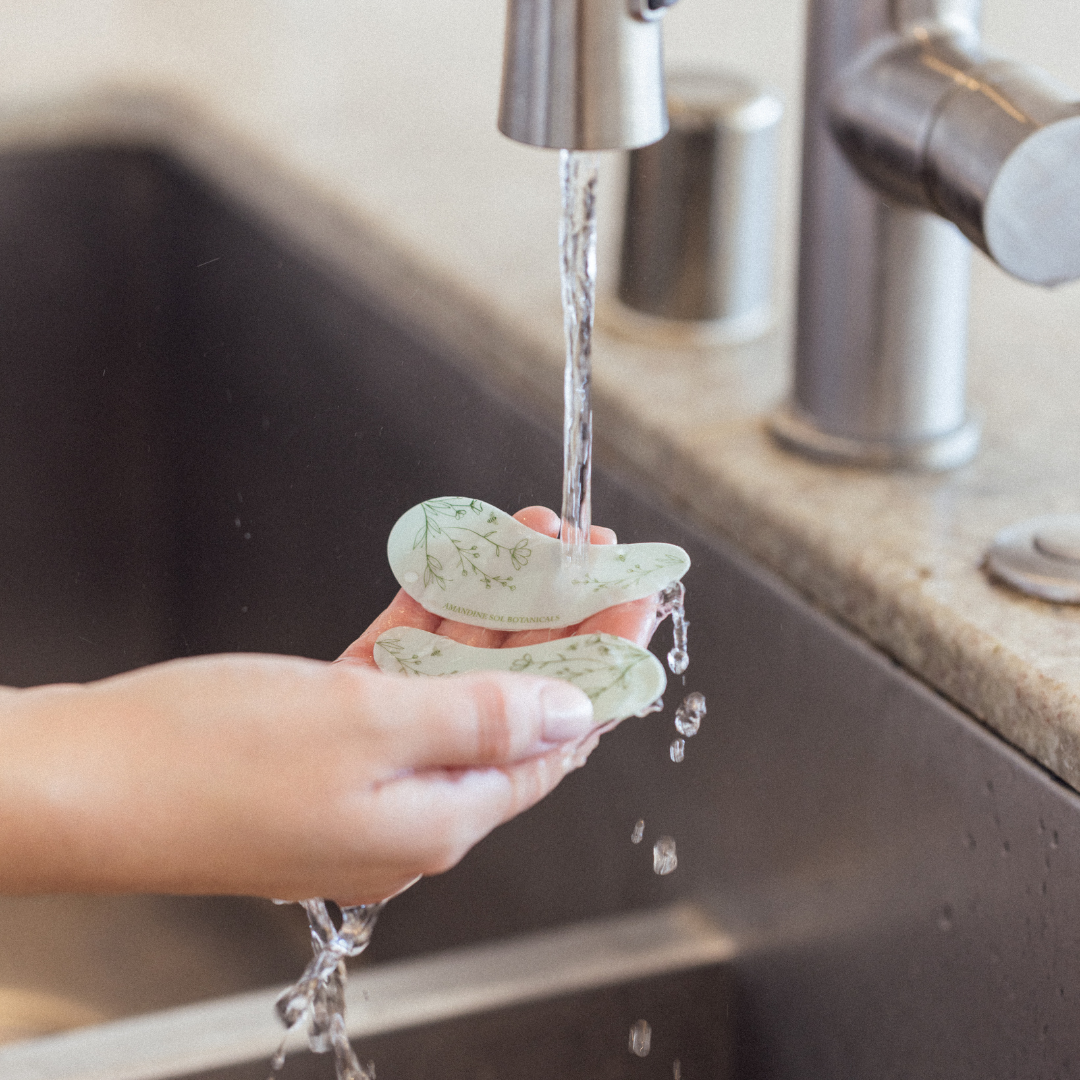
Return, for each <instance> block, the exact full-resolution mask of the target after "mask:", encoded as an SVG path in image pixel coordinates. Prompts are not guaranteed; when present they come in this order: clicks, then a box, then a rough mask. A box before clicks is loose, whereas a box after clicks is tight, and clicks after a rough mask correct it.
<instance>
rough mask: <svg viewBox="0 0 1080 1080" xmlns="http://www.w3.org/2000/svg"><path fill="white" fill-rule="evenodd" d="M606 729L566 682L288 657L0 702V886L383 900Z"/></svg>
mask: <svg viewBox="0 0 1080 1080" xmlns="http://www.w3.org/2000/svg"><path fill="white" fill-rule="evenodd" d="M591 730H593V729H592V707H591V705H590V703H589V701H588V698H587V697H585V695H584V694H583V693H582V692H581V691H580V690H577V689H576V688H574V687H572V686H570V685H569V684H567V683H563V682H559V681H557V680H548V679H540V678H535V677H530V676H525V675H510V674H505V673H495V672H492V673H478V674H473V675H465V676H455V677H453V678H452V679H431V680H427V679H410V678H406V677H405V676H400V675H388V674H384V673H382V672H380V671H377V670H371V669H369V668H367V667H365V666H363V665H361V664H328V663H324V662H319V661H315V660H304V659H299V658H295V657H283V656H253V655H231V656H213V657H199V658H193V659H186V660H175V661H170V662H169V663H165V664H158V665H155V666H153V667H149V668H143V669H141V670H139V671H135V672H131V673H128V674H125V675H119V676H115V677H113V678H110V679H105V680H102V681H101V682H97V683H91V684H88V685H86V686H49V687H38V688H34V689H30V690H10V689H5V690H0V746H3V747H4V754H3V763H2V766H0V892H16V893H31V892H56V891H68V892H70V891H80V892H174V893H232V894H253V895H261V896H275V897H279V898H282V899H302V898H307V897H311V896H327V897H332V898H335V899H337V900H339V901H340V902H341V903H343V904H355V903H367V902H373V901H375V900H379V899H382V898H383V897H386V896H389V895H392V894H393V893H395V892H397V891H398V890H400V889H401V888H402V887H404V886H405V885H407V884H408V883H409V882H410V881H411V880H413V879H414V878H415V877H416V876H417V875H420V874H434V873H439V872H441V871H443V870H446V869H448V868H449V867H451V866H452V865H454V864H455V863H456V862H457V861H458V860H459V859H460V858H461V857H462V855H464V854H465V852H466V851H468V849H469V848H470V847H472V846H473V844H475V843H476V842H477V841H478V840H480V839H481V838H482V837H483V836H485V835H486V834H487V833H488V832H489V831H490V830H491V829H493V828H494V827H495V826H496V825H498V824H500V823H501V822H503V821H506V820H507V819H509V818H511V817H513V816H514V815H515V814H518V813H520V812H521V811H522V810H525V809H526V808H527V807H529V806H531V805H532V804H533V803H535V802H536V801H537V800H539V799H540V798H542V797H543V796H544V795H546V794H547V793H548V792H549V791H550V790H551V789H552V788H553V787H554V786H555V785H556V784H557V783H558V782H559V780H561V779H562V777H563V776H564V775H565V774H566V773H567V772H568V771H570V769H572V768H574V767H575V766H576V765H577V764H580V762H581V761H582V760H583V755H584V754H587V753H588V751H589V750H591V748H592V746H593V745H595V741H596V739H597V738H598V737H599V736H598V735H593V736H590V735H589V732H590V731H591ZM582 740H584V742H582Z"/></svg>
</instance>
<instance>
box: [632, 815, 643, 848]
mask: <svg viewBox="0 0 1080 1080" xmlns="http://www.w3.org/2000/svg"><path fill="white" fill-rule="evenodd" d="M644 836H645V819H644V818H638V822H637V824H636V825H635V826H634V831H633V832H632V833H631V834H630V843H631V844H640V843H641V841H642V838H643V837H644Z"/></svg>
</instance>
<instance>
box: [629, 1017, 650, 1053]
mask: <svg viewBox="0 0 1080 1080" xmlns="http://www.w3.org/2000/svg"><path fill="white" fill-rule="evenodd" d="M651 1048H652V1028H651V1027H649V1023H648V1021H647V1020H639V1021H638V1022H637V1023H636V1024H634V1026H633V1027H632V1028H631V1029H630V1053H632V1054H637V1056H638V1057H648V1056H649V1050H650V1049H651Z"/></svg>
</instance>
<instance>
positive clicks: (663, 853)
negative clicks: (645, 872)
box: [652, 836, 679, 877]
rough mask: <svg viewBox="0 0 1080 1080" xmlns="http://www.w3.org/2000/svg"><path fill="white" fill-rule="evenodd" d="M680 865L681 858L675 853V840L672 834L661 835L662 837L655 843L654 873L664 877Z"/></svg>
mask: <svg viewBox="0 0 1080 1080" xmlns="http://www.w3.org/2000/svg"><path fill="white" fill-rule="evenodd" d="M678 865H679V859H678V856H676V854H675V840H674V839H673V838H672V837H670V836H661V837H660V839H659V840H657V841H656V843H655V844H653V849H652V868H653V873H654V874H659V875H660V876H661V877H664V876H666V875H667V874H670V873H671V872H672V871H673V870H674V869H675V867H676V866H678Z"/></svg>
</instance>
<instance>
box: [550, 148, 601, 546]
mask: <svg viewBox="0 0 1080 1080" xmlns="http://www.w3.org/2000/svg"><path fill="white" fill-rule="evenodd" d="M598 176H599V172H598V168H597V160H596V155H595V154H591V153H586V152H582V151H578V150H561V151H560V152H559V179H560V182H561V185H562V218H561V221H560V224H559V254H560V260H559V267H560V271H561V277H562V304H563V334H564V337H565V339H566V369H565V372H564V375H563V405H564V410H563V493H562V531H561V536H562V542H563V550H564V552H565V554H566V558H567V560H568V561H569V562H570V564H571V565H572V566H575V567H584V566H585V565H586V560H587V556H588V550H589V527H590V525H591V523H592V403H591V401H590V396H589V388H590V382H591V380H592V332H593V317H594V314H595V310H596V184H597V179H598Z"/></svg>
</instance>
